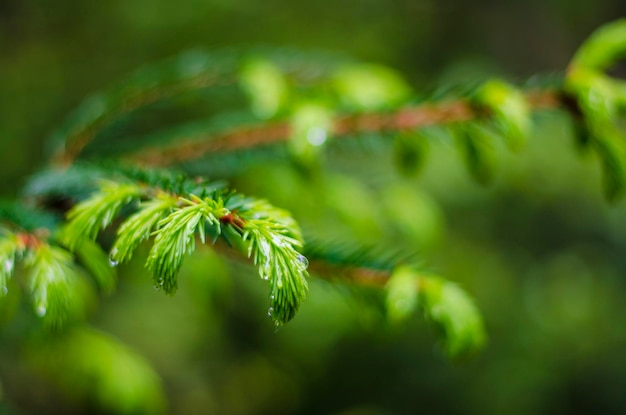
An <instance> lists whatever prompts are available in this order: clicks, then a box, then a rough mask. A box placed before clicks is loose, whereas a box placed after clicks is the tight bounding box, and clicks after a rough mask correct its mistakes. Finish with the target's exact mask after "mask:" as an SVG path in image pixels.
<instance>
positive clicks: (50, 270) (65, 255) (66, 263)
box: [26, 244, 88, 328]
mask: <svg viewBox="0 0 626 415" xmlns="http://www.w3.org/2000/svg"><path fill="white" fill-rule="evenodd" d="M26 264H27V266H28V267H29V268H30V269H31V271H30V281H29V288H30V291H31V293H32V294H31V295H32V299H33V307H34V309H35V312H36V313H37V315H38V316H39V317H41V318H42V319H43V322H44V324H45V325H47V326H48V327H50V328H59V327H61V326H62V325H63V324H64V323H65V322H66V321H67V320H68V319H70V318H73V317H74V318H75V317H83V315H84V313H85V306H86V304H85V300H86V299H87V298H88V296H87V292H86V286H85V284H84V283H83V281H82V280H81V276H80V274H79V272H78V270H77V269H76V268H75V266H74V264H73V261H72V256H71V255H70V253H69V252H67V251H64V250H62V249H61V248H58V247H55V246H50V245H47V244H40V245H38V246H36V247H35V248H34V249H32V251H31V252H30V254H29V256H28V257H27V258H26ZM86 297H87V298H86Z"/></svg>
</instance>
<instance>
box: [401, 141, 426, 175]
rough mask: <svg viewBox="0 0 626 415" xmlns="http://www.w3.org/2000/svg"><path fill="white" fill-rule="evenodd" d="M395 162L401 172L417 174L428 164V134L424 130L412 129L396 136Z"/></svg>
mask: <svg viewBox="0 0 626 415" xmlns="http://www.w3.org/2000/svg"><path fill="white" fill-rule="evenodd" d="M393 143H394V154H393V155H394V162H395V164H396V165H397V166H398V170H399V171H400V173H402V174H403V175H406V176H414V175H417V174H418V173H419V172H420V171H421V170H422V169H423V168H424V164H426V160H427V157H428V149H429V140H428V135H427V134H424V132H422V131H410V132H404V133H400V134H397V135H396V136H395V137H394V141H393Z"/></svg>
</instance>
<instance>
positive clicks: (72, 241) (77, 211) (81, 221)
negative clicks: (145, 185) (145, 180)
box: [63, 183, 142, 250]
mask: <svg viewBox="0 0 626 415" xmlns="http://www.w3.org/2000/svg"><path fill="white" fill-rule="evenodd" d="M141 193H142V191H141V188H140V187H139V186H137V185H134V184H124V185H119V184H117V183H105V184H103V186H102V188H101V190H100V192H98V193H95V194H94V195H93V196H92V197H91V198H89V199H87V200H86V201H84V202H82V203H80V204H78V205H76V206H75V207H74V208H72V210H71V211H70V212H69V213H68V214H67V218H68V220H69V222H68V225H67V227H66V228H65V229H64V231H63V235H64V236H65V239H64V242H65V243H66V244H67V245H68V247H69V248H70V249H72V250H74V249H76V246H77V245H78V244H79V243H80V241H81V240H82V238H83V237H88V238H90V239H95V238H96V236H97V235H98V233H100V231H101V230H102V229H103V228H106V227H107V226H108V225H109V224H111V221H113V219H114V218H115V216H116V215H117V213H118V212H119V210H120V209H121V208H122V207H123V206H124V205H126V204H128V203H130V202H131V201H132V200H133V199H136V198H138V197H139V196H140V195H141Z"/></svg>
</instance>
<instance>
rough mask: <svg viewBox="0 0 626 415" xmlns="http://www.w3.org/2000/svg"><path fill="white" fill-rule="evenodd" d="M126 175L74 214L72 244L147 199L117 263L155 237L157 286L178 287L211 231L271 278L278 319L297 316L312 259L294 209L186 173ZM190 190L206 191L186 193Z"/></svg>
mask: <svg viewBox="0 0 626 415" xmlns="http://www.w3.org/2000/svg"><path fill="white" fill-rule="evenodd" d="M117 174H118V175H120V172H119V171H118V172H117ZM122 176H124V177H123V180H122V182H120V183H116V182H112V181H110V180H109V181H106V182H103V184H102V186H101V188H100V189H99V190H97V191H96V192H95V193H94V194H93V195H92V196H91V197H89V198H88V199H86V200H85V201H83V202H80V203H78V204H77V205H76V206H75V207H74V208H73V209H72V210H71V211H70V212H69V213H68V220H69V222H68V224H67V225H66V226H65V227H64V230H63V235H64V243H66V244H67V245H68V246H70V247H72V248H73V249H76V248H79V247H80V241H81V239H80V238H81V237H83V238H84V236H85V235H86V236H87V237H88V239H95V238H96V236H97V235H98V233H99V232H100V231H101V230H102V229H104V228H105V227H106V226H108V225H109V224H110V223H111V222H112V221H113V219H114V218H115V217H116V216H117V215H118V214H119V213H120V209H121V207H122V206H124V205H126V204H127V203H128V202H129V201H130V200H133V199H138V198H143V199H144V201H143V202H142V203H141V204H139V205H138V208H137V211H136V212H135V213H133V214H132V215H131V216H130V217H128V218H127V219H126V220H125V221H124V222H123V223H122V224H121V226H120V227H119V229H118V231H117V238H116V241H115V243H114V245H113V248H112V250H111V256H110V260H111V263H112V264H113V265H116V264H117V263H119V262H126V261H128V260H129V259H130V258H131V257H132V255H133V252H134V251H135V249H136V248H137V246H138V245H139V244H140V243H141V242H142V241H143V240H145V239H147V238H148V237H149V236H154V244H153V246H152V249H151V250H150V254H149V256H148V259H147V261H146V267H147V268H148V269H150V270H151V271H152V273H153V276H154V284H155V287H157V288H159V289H161V288H162V289H163V290H164V291H165V292H166V293H168V294H173V293H174V292H175V291H176V289H177V286H178V279H177V275H178V272H179V270H180V267H181V266H182V263H183V258H184V256H185V255H187V254H190V253H192V252H193V251H194V249H195V243H196V238H199V240H200V241H201V242H202V243H205V242H206V237H207V234H208V235H210V236H211V237H212V238H213V242H215V240H216V239H217V238H222V239H223V240H224V241H225V242H226V243H228V244H229V245H231V246H233V247H235V248H236V249H238V250H240V251H241V252H242V253H244V254H246V255H247V257H251V258H252V259H253V262H254V264H255V265H257V266H258V268H259V274H260V276H261V277H262V278H263V279H264V280H267V281H268V282H269V284H270V310H271V313H272V318H273V319H274V321H275V322H276V324H283V323H285V322H287V321H289V320H290V319H292V318H293V317H294V316H295V313H296V312H297V310H298V309H299V307H300V304H301V303H302V301H304V299H305V297H306V293H307V290H308V286H307V282H306V276H307V271H306V268H307V265H308V262H307V260H306V258H305V257H304V256H302V255H301V254H300V253H299V252H298V249H299V248H301V247H302V241H301V234H300V231H299V229H298V226H297V224H296V222H295V221H294V220H293V219H292V218H291V216H290V215H289V214H288V213H287V212H286V211H284V210H282V209H278V208H276V207H274V206H272V205H270V204H269V203H267V202H266V201H263V200H257V199H253V198H248V197H244V196H242V195H239V194H237V193H234V192H229V191H227V190H226V189H222V188H221V186H215V185H211V184H207V183H206V182H204V181H203V180H201V179H196V180H189V179H186V178H184V176H178V178H177V179H176V180H174V181H172V180H171V179H170V178H169V177H167V176H165V177H159V174H152V173H149V172H140V171H139V170H136V169H134V170H129V171H128V172H127V174H125V175H122ZM133 178H135V179H137V178H141V179H142V182H136V183H134V184H133V183H129V180H130V181H132V180H133ZM148 183H152V184H159V185H160V186H161V187H151V186H150V185H149V184H148ZM185 189H187V190H189V189H193V191H195V192H198V193H199V194H201V195H202V196H198V195H196V194H194V193H186V191H185ZM173 190H177V191H178V192H183V193H182V194H177V193H173V192H172V191H173Z"/></svg>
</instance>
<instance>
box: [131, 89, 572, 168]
mask: <svg viewBox="0 0 626 415" xmlns="http://www.w3.org/2000/svg"><path fill="white" fill-rule="evenodd" d="M526 99H527V101H528V103H529V105H530V106H531V108H532V109H533V110H547V109H556V108H559V107H563V106H564V97H563V96H562V95H561V94H559V93H558V92H556V91H552V90H541V91H530V92H527V93H526ZM486 115H487V114H486V113H484V112H481V111H479V110H477V109H476V108H475V107H474V106H472V105H471V104H470V103H469V102H468V101H464V100H458V101H451V102H443V103H440V104H424V105H418V106H413V107H406V108H402V109H399V110H398V111H396V112H390V113H365V114H354V115H343V116H339V117H337V118H336V119H335V121H334V123H333V129H332V136H333V138H334V139H338V138H348V137H354V136H355V135H356V134H359V133H366V132H402V131H408V130H412V129H416V128H419V127H426V126H432V125H441V124H449V123H454V122H463V121H469V120H472V119H476V118H481V117H484V116H486ZM290 134H291V130H290V127H289V124H288V123H285V122H282V123H269V124H268V123H265V124H259V125H255V126H249V127H245V128H237V129H233V130H230V131H226V132H222V133H218V134H214V135H208V136H204V137H199V138H196V139H194V140H193V141H182V142H177V143H176V144H175V145H173V146H171V147H159V148H156V147H155V148H150V149H144V150H142V151H141V153H137V154H134V155H131V156H128V157H127V159H128V160H129V161H134V162H138V163H140V164H142V165H144V166H155V167H156V166H161V167H163V166H168V165H173V164H177V163H181V162H183V161H189V160H195V159H198V158H200V157H203V156H205V155H207V154H214V153H226V152H231V151H237V150H243V149H249V148H254V147H259V146H264V145H270V144H275V143H281V142H285V141H287V140H288V139H289V137H290Z"/></svg>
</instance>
